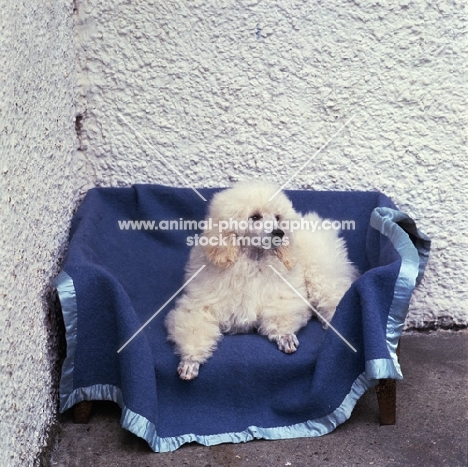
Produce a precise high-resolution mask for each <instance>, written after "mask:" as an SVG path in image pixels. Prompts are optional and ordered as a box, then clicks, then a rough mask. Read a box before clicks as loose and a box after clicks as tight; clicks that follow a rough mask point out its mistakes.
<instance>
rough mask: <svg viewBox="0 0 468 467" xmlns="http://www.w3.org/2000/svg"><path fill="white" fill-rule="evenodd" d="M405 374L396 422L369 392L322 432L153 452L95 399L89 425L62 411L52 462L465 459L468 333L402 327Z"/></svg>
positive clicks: (444, 462)
mask: <svg viewBox="0 0 468 467" xmlns="http://www.w3.org/2000/svg"><path fill="white" fill-rule="evenodd" d="M401 365H402V370H403V374H404V375H405V379H404V380H403V381H402V382H400V383H399V384H398V395H397V404H398V408H397V424H396V425H394V426H383V427H380V426H379V421H378V408H377V399H376V396H375V392H374V391H373V390H372V391H369V392H368V393H366V394H365V395H364V396H363V397H362V398H361V399H360V401H359V402H358V404H357V406H356V408H355V409H354V412H353V414H352V416H351V418H350V420H348V421H347V422H346V423H344V424H343V425H341V426H339V427H338V428H337V429H336V430H335V431H334V432H333V433H330V434H328V435H326V436H323V437H320V438H301V439H294V440H281V441H262V440H260V441H251V442H248V443H245V444H223V445H219V446H213V447H204V446H199V445H196V444H188V445H184V446H182V447H181V448H180V449H179V450H177V451H175V452H173V453H161V454H158V453H154V452H152V451H151V450H150V449H149V448H148V445H147V444H146V442H145V441H143V440H141V439H140V438H137V437H136V436H134V435H132V434H131V433H129V432H127V431H126V430H123V429H122V428H121V427H120V425H119V415H120V410H119V408H118V407H117V405H115V404H113V403H98V404H95V408H94V411H93V415H92V418H91V421H90V423H89V424H88V425H74V424H73V422H72V420H71V414H70V413H66V414H64V415H63V417H62V420H61V423H60V433H59V436H58V439H57V442H56V446H55V448H54V451H53V453H52V458H51V459H50V461H49V462H50V465H52V466H60V467H62V466H63V467H72V466H77V467H78V466H79V467H83V466H86V467H87V466H92V467H94V466H96V467H107V466H109V467H110V466H112V467H119V466H122V467H123V466H125V467H133V466H135V467H137V466H138V467H140V466H141V467H152V466H160V467H163V466H173V467H176V466H177V467H178V466H189V467H191V466H193V467H216V466H226V467H244V466H245V467H266V466H268V467H273V466H278V467H279V466H281V467H282V466H292V467H303V466H304V467H305V466H340V467H341V466H364V465H367V466H370V465H374V466H376V467H377V466H378V467H384V466H405V467H408V466H424V467H429V466H434V467H436V466H437V467H440V466H450V467H466V466H467V465H468V455H467V452H468V446H467V440H468V429H467V427H468V332H466V331H458V332H450V331H438V332H434V333H430V334H405V335H404V336H403V337H402V342H401Z"/></svg>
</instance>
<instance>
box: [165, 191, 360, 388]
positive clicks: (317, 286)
mask: <svg viewBox="0 0 468 467" xmlns="http://www.w3.org/2000/svg"><path fill="white" fill-rule="evenodd" d="M209 221H211V225H210V223H209ZM323 222H324V219H321V218H320V217H319V216H318V215H317V214H316V213H309V214H307V215H306V216H304V217H303V218H302V217H301V215H300V214H298V213H297V212H296V211H295V210H294V208H293V205H292V203H291V201H290V200H289V199H288V198H287V196H286V195H285V194H284V193H283V192H282V191H280V190H279V189H278V188H277V187H276V186H275V185H273V184H270V183H267V182H238V183H237V184H236V185H234V186H233V187H232V188H228V189H226V190H224V191H221V192H218V193H217V194H215V195H214V197H213V199H212V201H211V203H210V206H209V210H208V219H207V224H208V228H207V229H205V230H204V232H203V234H202V235H201V236H200V237H199V242H198V244H196V245H195V246H194V247H193V248H192V250H191V253H190V258H189V261H188V264H187V267H186V279H187V280H189V279H190V278H192V280H191V281H190V282H189V283H188V285H187V286H186V288H185V290H184V294H183V295H182V296H181V297H180V298H179V299H178V300H177V302H176V306H175V308H174V309H173V310H171V311H170V312H169V313H168V315H167V317H166V320H165V325H166V328H167V331H168V340H169V341H171V342H173V343H174V344H175V349H176V354H178V355H180V357H181V360H180V363H179V366H178V368H177V372H178V374H179V376H180V378H181V379H183V380H191V379H193V378H196V377H197V376H198V373H199V368H200V365H201V364H203V363H205V362H206V361H207V360H208V359H209V358H210V356H211V355H212V354H213V352H214V350H215V349H216V346H217V343H218V342H219V340H220V339H221V338H222V336H223V334H236V333H248V332H252V331H253V330H257V332H258V333H259V334H262V335H265V336H266V337H267V338H268V339H269V340H270V341H272V342H275V343H276V344H277V346H278V348H279V349H280V350H281V351H283V352H285V353H293V352H295V351H296V350H297V348H298V346H299V341H298V339H297V337H296V333H297V331H298V330H299V329H301V328H302V327H303V326H305V325H306V324H307V322H308V320H309V319H310V318H311V317H312V315H313V314H314V312H313V309H312V308H311V306H309V304H310V305H312V306H313V307H314V308H315V311H316V312H317V313H316V314H317V316H318V318H319V319H320V320H321V322H322V324H323V326H324V327H327V325H328V323H329V322H330V320H331V319H332V317H333V314H334V312H335V309H336V306H337V305H338V303H339V301H340V300H341V298H342V296H343V295H344V293H345V292H346V291H347V290H348V288H349V287H350V285H351V283H352V282H353V280H355V279H356V277H357V276H358V272H357V269H356V268H355V267H354V265H353V264H351V262H350V260H349V258H348V254H347V249H346V244H345V241H344V240H343V239H342V238H341V237H339V235H338V232H337V231H336V230H332V229H324V228H320V226H321V225H325V224H323ZM298 225H301V227H302V228H297V227H298ZM305 225H308V226H315V227H316V228H315V229H312V228H307V229H306V228H303V227H304V226H305ZM327 225H329V226H330V225H331V221H328V224H327ZM291 226H294V228H292V227H291ZM317 227H318V228H317ZM200 268H203V269H201V270H200Z"/></svg>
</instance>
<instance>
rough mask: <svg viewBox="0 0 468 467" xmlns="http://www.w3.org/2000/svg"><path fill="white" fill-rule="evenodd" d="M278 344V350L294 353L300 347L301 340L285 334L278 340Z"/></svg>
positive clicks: (293, 335)
mask: <svg viewBox="0 0 468 467" xmlns="http://www.w3.org/2000/svg"><path fill="white" fill-rule="evenodd" d="M276 343H277V344H278V349H280V350H282V351H283V352H284V353H294V352H295V351H296V350H297V348H298V347H299V340H298V339H297V337H296V334H285V335H284V336H280V337H278V338H277V339H276Z"/></svg>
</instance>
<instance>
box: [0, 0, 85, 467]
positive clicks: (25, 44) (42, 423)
mask: <svg viewBox="0 0 468 467" xmlns="http://www.w3.org/2000/svg"><path fill="white" fill-rule="evenodd" d="M72 16H73V6H72V3H71V2H68V1H62V0H56V1H54V2H51V1H45V0H44V1H35V0H33V1H26V0H19V1H15V2H2V6H1V14H0V25H1V33H0V62H1V63H2V65H1V70H0V78H1V79H0V284H1V285H0V289H1V290H0V465H1V466H8V467H10V466H11V467H14V466H26V465H27V466H32V465H39V462H40V453H41V452H42V450H43V448H44V445H45V444H46V443H47V442H48V431H49V429H50V427H51V426H53V422H54V419H55V413H56V402H57V394H56V393H57V376H58V372H57V358H58V356H57V341H58V339H59V337H58V336H59V332H58V329H59V326H58V322H59V321H58V318H57V316H56V315H55V314H54V312H53V311H52V310H53V304H51V303H50V302H51V301H53V293H52V287H51V279H52V278H53V277H54V276H55V275H56V274H57V270H58V263H59V262H60V256H61V255H62V254H63V251H64V248H65V245H66V238H67V233H68V229H69V221H70V217H71V214H72V213H71V210H72V208H73V206H74V204H76V199H77V196H76V195H77V193H76V192H75V191H76V190H75V189H74V181H73V179H74V177H73V173H74V167H75V166H76V163H75V161H74V159H76V147H77V139H76V133H75V129H74V121H75V119H74V116H75V108H74V100H75V97H74V81H75V51H74V44H73V39H74V38H73V18H72Z"/></svg>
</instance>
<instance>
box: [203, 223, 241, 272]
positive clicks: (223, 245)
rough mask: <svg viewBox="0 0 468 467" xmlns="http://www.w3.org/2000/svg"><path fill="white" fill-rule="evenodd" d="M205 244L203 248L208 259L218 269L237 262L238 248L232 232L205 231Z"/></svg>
mask: <svg viewBox="0 0 468 467" xmlns="http://www.w3.org/2000/svg"><path fill="white" fill-rule="evenodd" d="M203 236H204V237H206V238H207V240H208V241H207V244H206V245H205V246H204V247H203V249H204V251H205V254H206V256H207V257H208V259H209V260H210V261H211V262H212V263H213V264H215V265H216V266H218V267H220V268H224V269H226V268H228V267H229V266H230V265H231V264H233V263H235V262H236V261H237V256H238V254H239V246H238V244H237V242H236V235H235V234H234V232H226V231H222V232H217V231H216V230H205V232H203Z"/></svg>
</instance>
